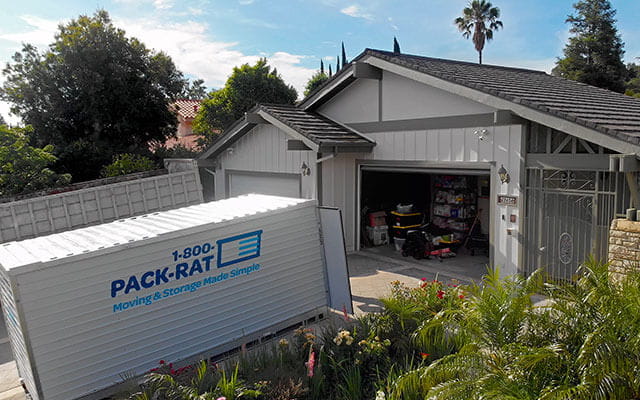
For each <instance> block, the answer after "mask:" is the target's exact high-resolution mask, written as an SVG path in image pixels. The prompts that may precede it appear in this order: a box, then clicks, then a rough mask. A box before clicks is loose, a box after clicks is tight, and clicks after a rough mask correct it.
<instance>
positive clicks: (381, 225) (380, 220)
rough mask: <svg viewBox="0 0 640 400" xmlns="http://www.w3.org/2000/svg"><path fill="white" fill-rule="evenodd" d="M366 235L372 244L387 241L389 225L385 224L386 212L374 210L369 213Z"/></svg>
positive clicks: (380, 243) (378, 244) (379, 244)
mask: <svg viewBox="0 0 640 400" xmlns="http://www.w3.org/2000/svg"><path fill="white" fill-rule="evenodd" d="M367 237H368V238H369V240H370V241H371V243H373V245H374V246H382V245H384V244H388V243H389V227H388V226H387V213H386V212H384V211H376V212H372V213H369V216H368V226H367Z"/></svg>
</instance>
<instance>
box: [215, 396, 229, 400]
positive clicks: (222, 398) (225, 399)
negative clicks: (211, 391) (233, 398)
mask: <svg viewBox="0 0 640 400" xmlns="http://www.w3.org/2000/svg"><path fill="white" fill-rule="evenodd" d="M216 400H227V398H226V397H224V396H223V397H218V398H217V399H216Z"/></svg>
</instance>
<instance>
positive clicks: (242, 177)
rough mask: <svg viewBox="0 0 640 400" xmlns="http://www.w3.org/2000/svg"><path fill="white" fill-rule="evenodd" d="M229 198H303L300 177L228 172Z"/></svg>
mask: <svg viewBox="0 0 640 400" xmlns="http://www.w3.org/2000/svg"><path fill="white" fill-rule="evenodd" d="M226 176H227V182H226V186H227V197H235V196H240V195H243V194H248V193H260V194H269V195H274V196H285V197H301V183H300V175H297V174H280V173H269V172H265V173H262V172H243V171H227V174H226Z"/></svg>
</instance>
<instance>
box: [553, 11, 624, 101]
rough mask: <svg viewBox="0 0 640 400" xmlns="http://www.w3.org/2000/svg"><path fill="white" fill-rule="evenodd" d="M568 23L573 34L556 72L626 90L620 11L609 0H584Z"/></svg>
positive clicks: (609, 87) (601, 85)
mask: <svg viewBox="0 0 640 400" xmlns="http://www.w3.org/2000/svg"><path fill="white" fill-rule="evenodd" d="M573 7H574V8H575V10H576V14H575V15H570V16H569V17H568V18H567V20H566V22H568V23H570V24H571V29H570V30H569V31H570V32H571V33H572V34H573V36H572V37H570V38H569V42H568V43H567V45H566V46H565V48H564V57H562V58H559V59H558V60H557V62H556V67H555V68H554V69H553V73H554V74H555V75H558V76H562V77H564V78H567V79H572V80H575V81H578V82H582V83H587V84H589V85H593V86H598V87H601V88H605V89H609V90H613V91H616V92H621V93H622V92H624V82H625V80H626V77H627V69H626V67H625V65H624V63H623V62H622V56H623V55H624V50H623V45H624V44H623V43H622V40H621V39H620V36H619V35H618V29H617V28H616V26H615V22H616V20H615V18H614V17H615V15H616V11H615V10H614V9H613V8H612V7H611V3H610V2H609V1H608V0H581V1H578V2H577V3H575V4H574V5H573Z"/></svg>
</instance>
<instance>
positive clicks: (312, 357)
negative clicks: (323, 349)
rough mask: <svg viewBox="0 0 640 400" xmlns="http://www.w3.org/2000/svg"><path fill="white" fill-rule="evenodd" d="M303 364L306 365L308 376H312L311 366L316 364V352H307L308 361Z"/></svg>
mask: <svg viewBox="0 0 640 400" xmlns="http://www.w3.org/2000/svg"><path fill="white" fill-rule="evenodd" d="M304 365H306V367H307V376H308V377H309V378H312V377H313V368H314V367H315V365H316V353H315V352H314V351H312V352H311V353H309V361H307V362H306V363H304Z"/></svg>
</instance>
